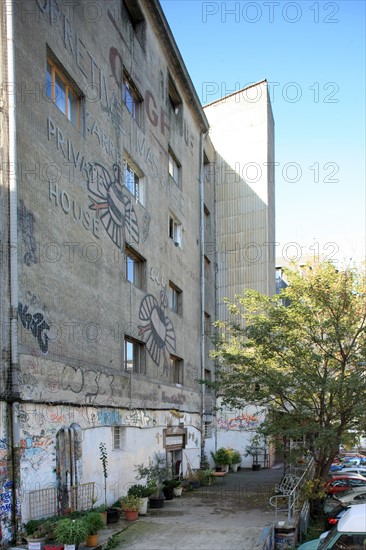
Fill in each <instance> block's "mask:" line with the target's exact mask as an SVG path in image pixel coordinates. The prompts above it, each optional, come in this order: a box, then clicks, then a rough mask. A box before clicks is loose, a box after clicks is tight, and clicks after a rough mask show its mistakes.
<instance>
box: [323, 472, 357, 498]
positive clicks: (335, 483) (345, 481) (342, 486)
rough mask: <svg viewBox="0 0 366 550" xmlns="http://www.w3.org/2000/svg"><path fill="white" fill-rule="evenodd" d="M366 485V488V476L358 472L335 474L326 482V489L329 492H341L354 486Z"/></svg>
mask: <svg viewBox="0 0 366 550" xmlns="http://www.w3.org/2000/svg"><path fill="white" fill-rule="evenodd" d="M362 485H364V486H365V488H366V477H363V476H360V475H358V474H351V475H347V474H345V475H341V474H340V475H333V476H332V477H331V478H330V479H328V481H327V482H326V484H325V487H324V490H325V492H326V493H327V494H331V495H332V494H334V493H340V492H342V491H347V489H352V488H353V487H360V486H362Z"/></svg>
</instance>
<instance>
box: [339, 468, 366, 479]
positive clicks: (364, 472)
mask: <svg viewBox="0 0 366 550" xmlns="http://www.w3.org/2000/svg"><path fill="white" fill-rule="evenodd" d="M341 473H342V475H343V474H358V475H359V476H363V477H366V466H360V467H358V468H357V467H354V468H342V472H341Z"/></svg>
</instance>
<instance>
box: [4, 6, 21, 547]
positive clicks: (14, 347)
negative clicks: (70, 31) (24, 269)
mask: <svg viewBox="0 0 366 550" xmlns="http://www.w3.org/2000/svg"><path fill="white" fill-rule="evenodd" d="M5 10H6V44H7V81H8V97H7V100H8V140H9V159H8V160H9V162H8V177H9V225H10V235H9V257H10V265H9V269H10V348H11V353H10V376H9V378H10V380H9V383H10V384H9V386H10V387H9V395H8V396H7V401H8V417H9V437H10V448H11V453H12V457H11V462H12V483H13V487H12V510H11V514H12V527H11V529H12V538H13V542H16V536H17V506H16V502H17V486H16V481H17V479H18V477H19V474H20V472H18V468H19V462H18V461H19V424H18V409H19V402H18V399H19V356H18V294H19V286H18V226H17V214H18V213H17V210H18V190H17V162H18V159H17V143H16V91H15V90H16V79H15V54H14V50H15V45H14V19H13V13H14V6H13V0H5Z"/></svg>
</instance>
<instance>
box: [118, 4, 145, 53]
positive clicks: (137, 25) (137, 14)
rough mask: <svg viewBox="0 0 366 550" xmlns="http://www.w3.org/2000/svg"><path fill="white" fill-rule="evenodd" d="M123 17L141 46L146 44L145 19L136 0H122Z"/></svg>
mask: <svg viewBox="0 0 366 550" xmlns="http://www.w3.org/2000/svg"><path fill="white" fill-rule="evenodd" d="M122 17H123V19H124V20H125V21H126V22H127V25H128V27H129V28H130V29H131V30H132V34H133V35H134V36H136V38H137V40H138V41H139V42H140V44H141V46H142V47H144V46H145V19H144V16H143V13H142V11H141V9H140V6H139V4H138V2H137V1H136V0H123V1H122Z"/></svg>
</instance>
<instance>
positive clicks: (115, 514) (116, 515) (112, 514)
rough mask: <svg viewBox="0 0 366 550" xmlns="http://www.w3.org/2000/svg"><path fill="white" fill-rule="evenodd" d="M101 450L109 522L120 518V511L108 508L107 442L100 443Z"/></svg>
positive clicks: (105, 501) (105, 502) (100, 456)
mask: <svg viewBox="0 0 366 550" xmlns="http://www.w3.org/2000/svg"><path fill="white" fill-rule="evenodd" d="M99 451H100V455H99V458H100V461H101V463H102V468H103V477H104V506H105V511H106V513H107V523H115V522H116V521H118V518H119V511H118V509H117V508H108V505H107V477H108V470H107V467H108V455H107V449H106V446H105V443H99Z"/></svg>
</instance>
